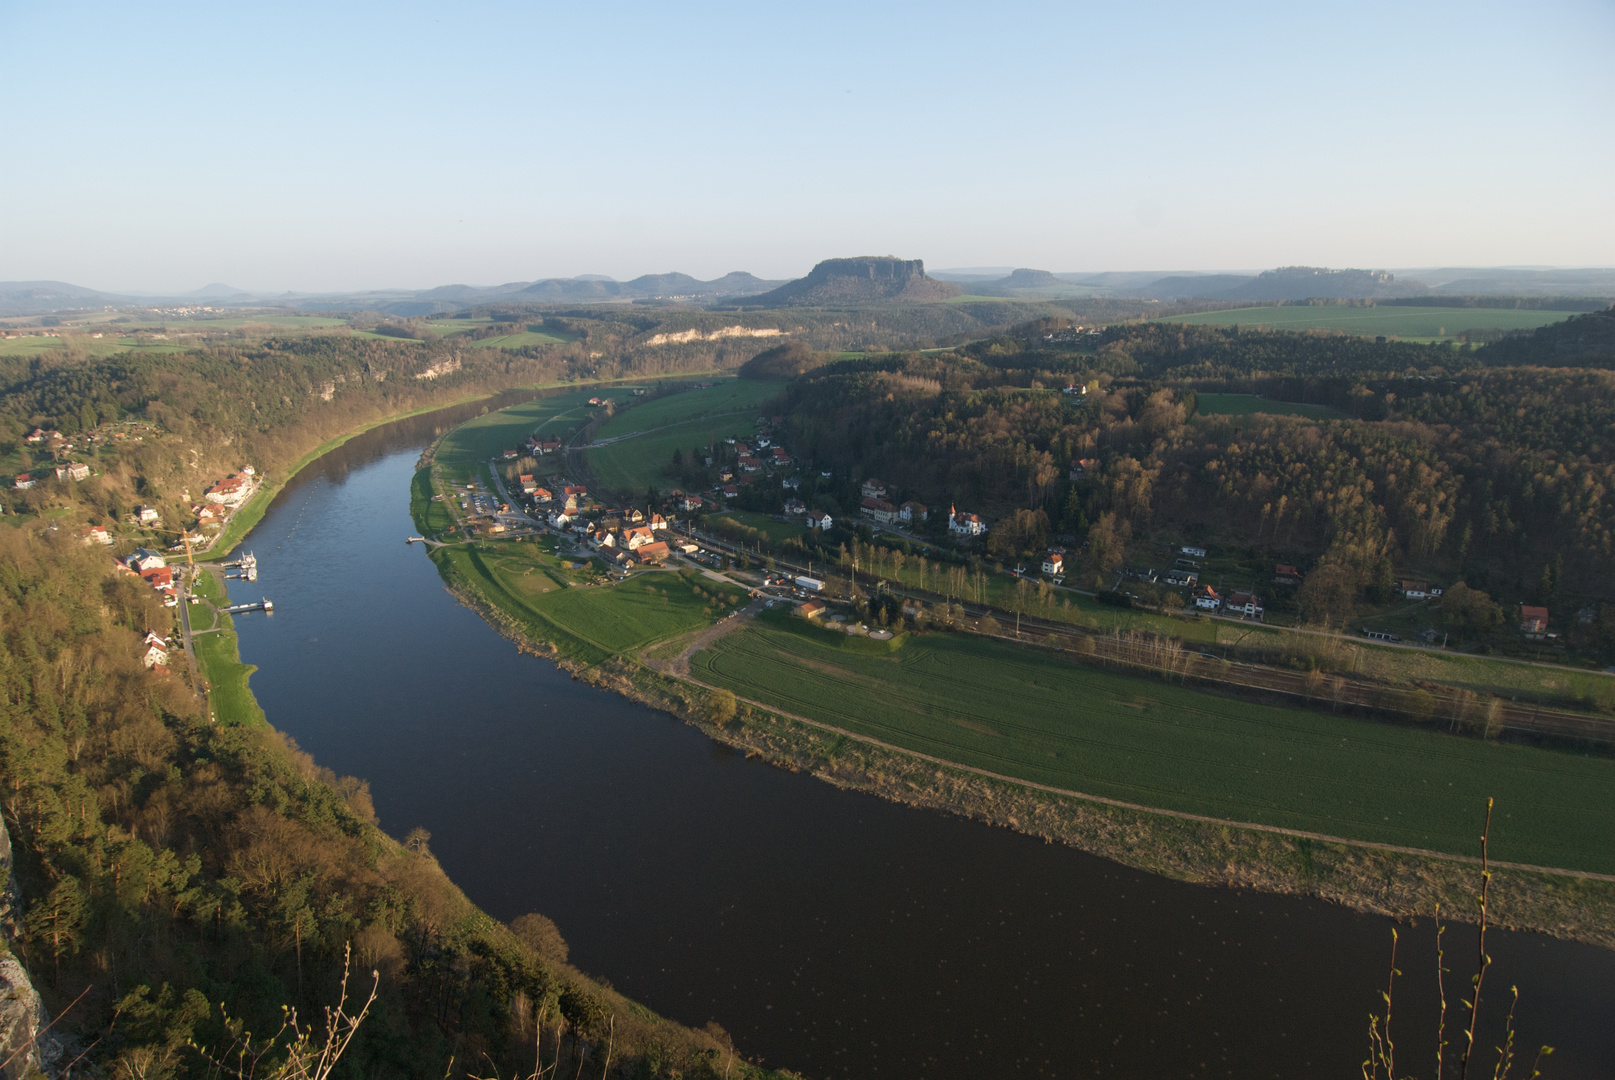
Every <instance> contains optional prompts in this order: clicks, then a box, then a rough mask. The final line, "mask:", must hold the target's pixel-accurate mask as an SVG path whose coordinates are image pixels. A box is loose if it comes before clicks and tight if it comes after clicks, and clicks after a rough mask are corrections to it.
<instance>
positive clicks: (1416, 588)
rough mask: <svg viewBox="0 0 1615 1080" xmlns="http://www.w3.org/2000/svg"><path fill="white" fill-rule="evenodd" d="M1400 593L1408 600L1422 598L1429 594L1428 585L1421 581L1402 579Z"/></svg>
mask: <svg viewBox="0 0 1615 1080" xmlns="http://www.w3.org/2000/svg"><path fill="white" fill-rule="evenodd" d="M1402 595H1403V596H1405V597H1407V598H1408V599H1409V600H1423V599H1424V598H1425V597H1427V596H1429V595H1430V586H1429V585H1426V584H1425V583H1424V582H1422V581H1403V582H1402Z"/></svg>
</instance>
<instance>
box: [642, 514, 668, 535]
mask: <svg viewBox="0 0 1615 1080" xmlns="http://www.w3.org/2000/svg"><path fill="white" fill-rule="evenodd" d="M646 527H647V528H649V529H650V531H651V532H660V531H662V530H663V529H666V528H667V519H666V518H665V517H663V516H662V515H661V514H658V513H656V512H655V511H652V512H651V516H650V519H649V520H648V521H647V522H646Z"/></svg>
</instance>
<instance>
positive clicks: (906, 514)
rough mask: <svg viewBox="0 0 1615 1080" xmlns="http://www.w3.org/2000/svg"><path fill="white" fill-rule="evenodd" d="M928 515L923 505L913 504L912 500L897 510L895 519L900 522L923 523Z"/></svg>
mask: <svg viewBox="0 0 1615 1080" xmlns="http://www.w3.org/2000/svg"><path fill="white" fill-rule="evenodd" d="M929 513H930V511H929V510H927V509H926V508H925V504H924V503H922V502H915V501H914V500H913V499H910V500H909V501H908V502H906V503H904V504H903V505H902V506H899V507H898V508H897V517H898V520H900V521H924V520H925V516H926V515H927V514H929Z"/></svg>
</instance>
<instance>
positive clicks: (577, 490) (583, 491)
mask: <svg viewBox="0 0 1615 1080" xmlns="http://www.w3.org/2000/svg"><path fill="white" fill-rule="evenodd" d="M561 494H562V495H565V496H566V497H567V498H569V499H581V498H584V497H585V496H587V495H588V494H589V489H588V488H586V487H584V486H583V485H582V484H579V485H577V486H575V487H565V488H562V489H561Z"/></svg>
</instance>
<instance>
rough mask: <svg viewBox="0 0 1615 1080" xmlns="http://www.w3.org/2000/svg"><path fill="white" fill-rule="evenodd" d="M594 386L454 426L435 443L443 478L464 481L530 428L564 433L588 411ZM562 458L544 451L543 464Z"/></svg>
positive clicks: (451, 480)
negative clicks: (545, 453) (440, 440)
mask: <svg viewBox="0 0 1615 1080" xmlns="http://www.w3.org/2000/svg"><path fill="white" fill-rule="evenodd" d="M599 392H600V391H599V390H598V389H589V390H579V391H575V392H573V393H568V394H557V395H555V396H554V397H544V398H539V399H538V400H536V401H529V402H525V403H523V404H521V405H513V406H511V407H510V408H508V409H500V410H499V411H498V412H491V413H488V414H487V415H485V416H479V417H477V418H476V419H475V420H469V421H467V422H466V423H464V424H461V425H460V426H459V427H457V428H455V429H454V430H453V431H452V432H450V433H449V434H448V435H447V436H445V437H444V439H443V440H442V442H440V443H439V444H438V449H437V454H436V457H435V458H434V460H435V461H436V462H437V464H438V466H439V467H440V468H441V470H442V475H443V479H445V480H447V481H449V482H450V483H455V482H458V483H465V482H466V481H467V480H468V479H470V478H471V477H472V476H481V475H482V473H480V472H479V470H481V469H482V468H483V467H484V466H486V465H487V463H488V459H489V458H491V457H493V456H494V455H495V454H497V453H499V452H500V451H501V450H504V449H506V448H514V447H515V446H516V445H517V444H518V443H520V442H521V441H522V440H523V439H524V438H526V437H527V436H528V435H530V434H532V433H533V432H534V431H541V432H543V433H544V434H545V435H558V436H564V435H565V434H566V433H567V432H568V431H570V430H572V429H573V428H574V427H577V426H578V425H580V424H582V423H584V422H585V421H586V420H587V419H588V418H589V414H590V409H589V407H588V400H589V398H591V397H593V396H594V395H595V394H597V393H599ZM561 460H563V459H562V458H561V457H560V456H559V455H553V454H547V455H545V456H544V458H543V459H542V461H543V462H544V463H546V464H549V463H552V462H559V461H561Z"/></svg>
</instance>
